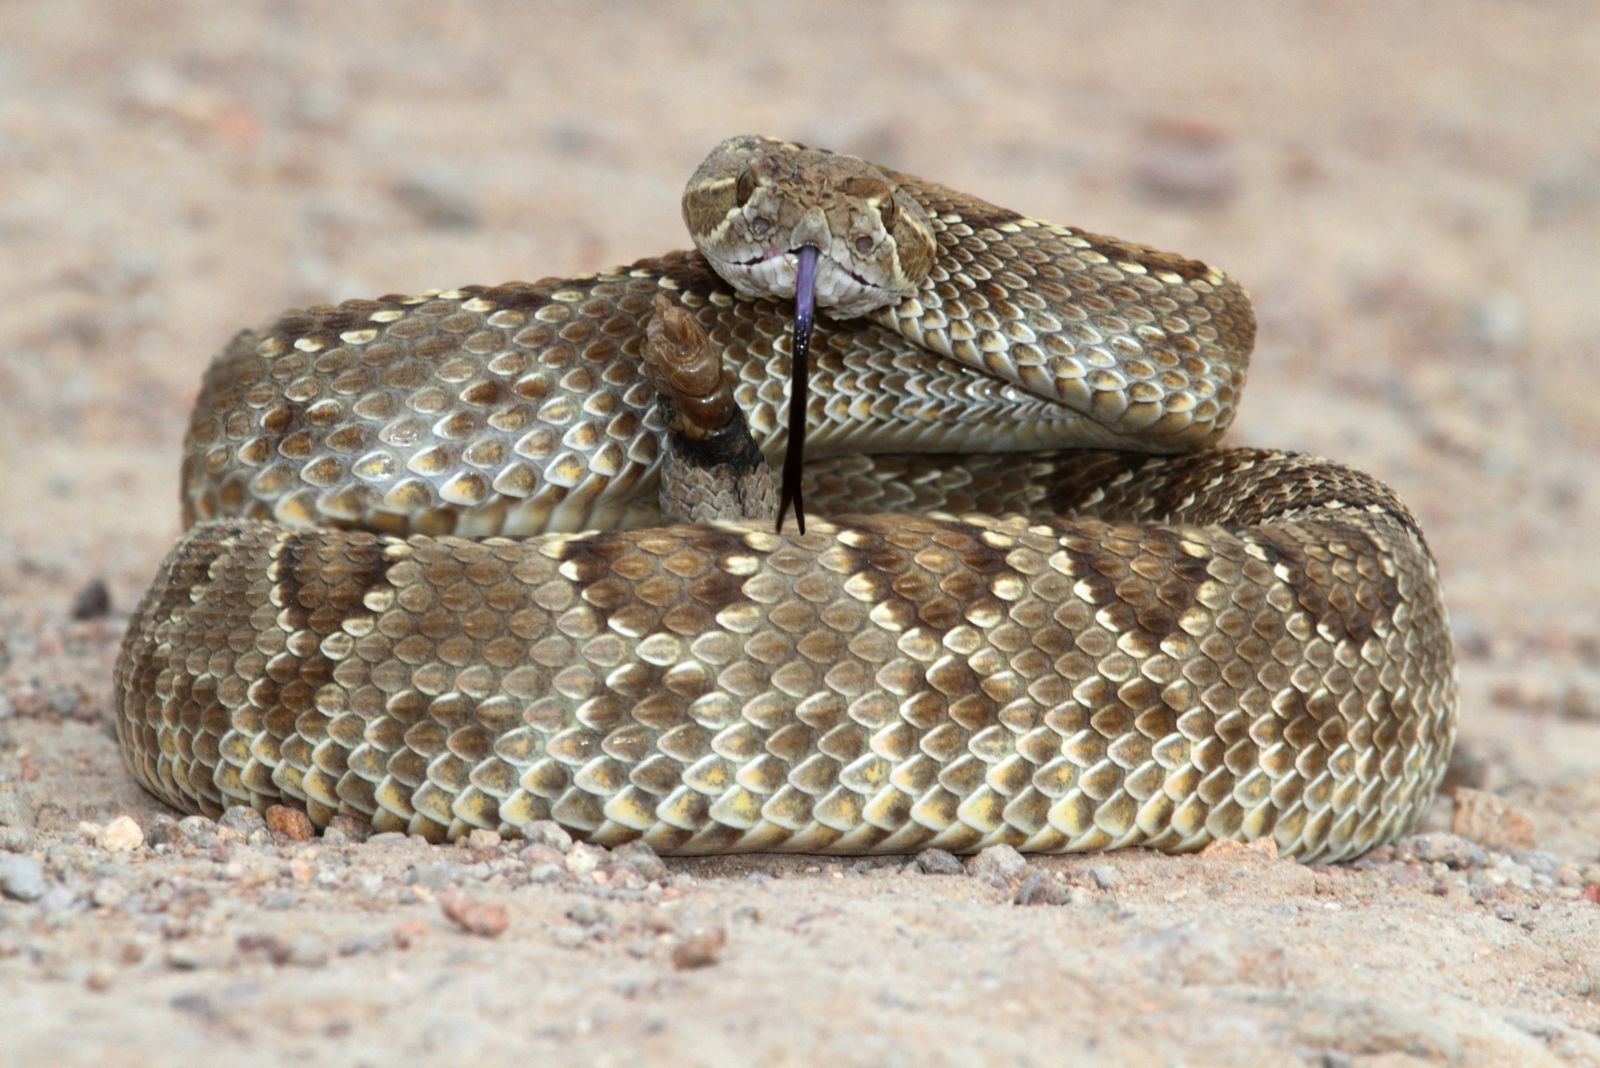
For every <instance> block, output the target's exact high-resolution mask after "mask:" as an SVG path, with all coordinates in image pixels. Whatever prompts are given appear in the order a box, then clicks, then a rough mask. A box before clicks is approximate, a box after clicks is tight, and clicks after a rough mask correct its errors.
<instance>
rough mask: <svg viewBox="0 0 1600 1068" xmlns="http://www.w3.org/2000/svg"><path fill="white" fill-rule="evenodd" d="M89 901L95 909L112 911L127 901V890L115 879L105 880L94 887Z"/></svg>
mask: <svg viewBox="0 0 1600 1068" xmlns="http://www.w3.org/2000/svg"><path fill="white" fill-rule="evenodd" d="M89 900H90V901H92V902H94V906H95V908H100V909H114V908H117V907H118V906H119V905H121V904H122V903H123V902H124V901H126V900H128V888H127V887H126V886H125V885H123V884H122V883H120V882H118V881H117V880H115V879H105V880H102V881H101V882H99V883H97V884H96V885H95V888H94V892H93V893H92V894H90V895H89Z"/></svg>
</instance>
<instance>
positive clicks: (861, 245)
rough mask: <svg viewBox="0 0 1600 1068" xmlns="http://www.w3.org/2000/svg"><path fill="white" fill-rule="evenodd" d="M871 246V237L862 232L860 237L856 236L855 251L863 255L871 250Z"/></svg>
mask: <svg viewBox="0 0 1600 1068" xmlns="http://www.w3.org/2000/svg"><path fill="white" fill-rule="evenodd" d="M872 246H873V240H872V238H870V237H868V236H866V235H865V234H862V235H861V236H860V237H858V238H856V251H857V252H859V253H861V254H862V255H863V256H865V255H866V254H867V253H869V252H871V251H872Z"/></svg>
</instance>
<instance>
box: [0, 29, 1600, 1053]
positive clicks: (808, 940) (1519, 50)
mask: <svg viewBox="0 0 1600 1068" xmlns="http://www.w3.org/2000/svg"><path fill="white" fill-rule="evenodd" d="M1597 54H1600V15H1597V14H1596V13H1595V9H1594V8H1593V7H1592V6H1590V5H1587V4H1581V3H1574V4H1561V3H1554V2H1552V3H1531V2H1529V3H1515V4H1498V3H1497V4H1487V3H1469V2H1461V3H1450V4H1437V5H1430V4H1407V5H1389V4H1383V3H1372V4H1342V5H1331V4H1329V5H1316V6H1307V7H1303V8H1302V7H1298V6H1293V7H1292V6H1291V5H1272V6H1267V5H1255V4H1251V5H1234V4H1230V3H1226V2H1223V3H1211V4H1206V5H1202V6H1195V5H1190V4H1146V5H1117V4H1111V3H1104V4H1084V5H1077V4H1075V5H1070V6H1068V5H1055V4H1040V5H1038V6H1029V5H1021V4H1007V3H1001V4H982V5H978V4H959V5H958V4H940V3H915V4H906V5H895V4H879V5H868V4H837V5H835V4H829V3H820V2H813V3H810V4H808V5H806V6H805V7H804V8H801V7H789V6H787V5H776V4H774V5H759V6H758V5H739V6H728V7H722V6H716V5H673V6H672V7H671V8H670V9H669V8H668V6H667V5H658V6H649V7H646V6H644V5H639V6H630V5H577V4H574V5H560V6H551V7H550V8H549V9H548V10H540V9H539V7H538V6H536V5H524V4H513V3H505V4H474V5H456V4H450V3H444V4H440V3H431V4H426V5H424V4H378V3H374V4H360V3H350V4H339V5H328V4H297V3H287V2H275V3H243V2H239V3H231V4H227V5H215V4H194V5H192V6H184V5H181V4H171V3H152V2H144V0H128V2H122V3H117V4H104V3H100V4H96V3H81V4H75V3H68V2H54V3H49V4H43V3H41V4H32V5H28V4H7V5H4V6H3V7H0V292H3V293H4V294H5V297H4V299H3V300H0V397H3V398H4V401H5V404H4V415H3V418H0V461H3V470H4V472H5V477H4V480H3V482H0V1036H3V1038H0V1065H3V1066H5V1068H12V1066H19V1068H20V1066H33V1065H57V1064H63V1065H78V1064H82V1065H89V1064H96V1065H98V1064H111V1063H115V1064H119V1065H146V1064H150V1065H154V1064H179V1063H182V1064H201V1063H211V1062H216V1063H224V1062H227V1063H245V1062H247V1061H248V1063H258V1064H267V1063H288V1062H292V1063H296V1064H301V1065H312V1064H324V1063H326V1064H341V1065H364V1064H369V1065H378V1064H388V1065H394V1064H427V1063H440V1064H462V1063H479V1064H482V1063H498V1064H504V1063H512V1062H513V1061H517V1062H530V1061H531V1060H533V1059H535V1058H537V1059H539V1060H541V1061H543V1060H552V1061H555V1062H572V1063H580V1062H581V1063H586V1064H597V1065H603V1064H617V1065H623V1064H637V1063H662V1064H724V1063H732V1062H735V1061H740V1062H746V1063H757V1064H800V1063H833V1062H836V1063H843V1064H872V1065H876V1064H889V1065H894V1064H906V1065H912V1064H915V1065H923V1064H977V1063H984V1064H1018V1065H1024V1064H1060V1063H1073V1064H1104V1065H1122V1064H1139V1065H1145V1064H1149V1065H1180V1064H1181V1065H1188V1066H1196V1065H1213V1064H1217V1065H1223V1064H1226V1065H1235V1064H1237V1065H1315V1066H1321V1068H1337V1066H1346V1065H1349V1066H1362V1068H1376V1066H1379V1065H1384V1066H1398V1065H1421V1064H1429V1065H1443V1064H1452V1065H1454V1064H1460V1065H1546V1064H1600V950H1597V949H1596V947H1597V946H1600V885H1597V884H1600V565H1597V564H1596V562H1595V555H1594V552H1593V544H1594V539H1595V538H1596V536H1597V535H1600V479H1597V477H1596V474H1595V463H1596V457H1597V455H1600V391H1597V389H1596V381H1597V379H1596V375H1597V373H1600V340H1597V339H1600V302H1597V301H1596V299H1595V292H1596V290H1595V284H1596V283H1595V277H1596V272H1595V263H1594V256H1595V250H1596V249H1600V126H1597V125H1596V122H1595V105H1594V101H1595V100H1596V99H1597V98H1600V66H1597V65H1596V64H1595V63H1594V57H1595V56H1596V55H1597ZM747 130H755V131H764V132H773V133H781V134H784V135H788V136H792V137H795V138H798V139H802V140H806V141H810V142H813V143H817V144H822V145H826V146H830V147H834V148H838V149H842V150H848V151H852V152H857V153H859V154H862V155H865V156H868V157H870V158H875V159H878V160H881V161H883V162H885V163H888V164H890V165H893V166H897V167H902V168H904V169H907V170H910V171H913V172H916V173H920V174H924V175H927V176H928V177H930V178H934V179H937V180H941V181H944V182H946V183H949V184H952V185H955V186H958V187H962V188H966V189H970V190H972V191H973V192H976V193H979V194H981V195H985V196H987V197H989V198H990V199H992V200H995V201H996V202H998V203H1001V204H1005V205H1008V206H1011V207H1015V208H1018V209H1021V210H1024V211H1029V212H1033V213H1037V214H1040V215H1044V216H1046V217H1050V218H1054V219H1058V220H1060V221H1062V222H1070V223H1075V224H1078V225H1083V226H1087V227H1090V228H1093V229H1099V230H1103V231H1107V232H1110V233H1115V234H1118V235H1122V236H1125V237H1129V238H1133V239H1137V240H1143V241H1148V242H1150V243H1152V244H1156V245H1158V246H1163V247H1168V248H1174V249H1178V250H1181V251H1183V252H1186V253H1189V254H1191V255H1195V256H1199V257H1203V258H1205V259H1207V260H1210V261H1212V262H1215V263H1218V264H1220V265H1223V266H1225V267H1226V268H1227V269H1228V270H1229V271H1230V272H1231V273H1233V274H1235V275H1236V276H1237V277H1239V278H1240V279H1242V280H1243V281H1244V282H1245V284H1246V285H1247V286H1249V287H1250V289H1251V291H1252V293H1253V295H1254V297H1255V299H1256V301H1257V305H1258V308H1259V313H1260V320H1261V332H1260V344H1259V348H1258V350H1257V355H1256V361H1255V364H1254V367H1253V370H1252V381H1251V384H1250V387H1249V389H1248V390H1247V393H1246V397H1245V402H1244V406H1243V415H1242V417H1241V419H1240V421H1239V424H1238V426H1237V429H1236V431H1235V432H1234V434H1233V440H1235V441H1240V442H1254V443H1262V444H1273V445H1279V446H1286V447H1291V448H1297V449H1304V450H1309V451H1313V452H1319V453H1323V454H1326V455H1330V456H1334V457H1337V458H1339V459H1341V460H1344V461H1346V462H1349V463H1352V464H1355V465H1357V466H1360V467H1363V468H1366V469H1368V470H1371V471H1373V472H1375V473H1376V474H1378V475H1379V476H1380V477H1382V478H1384V479H1385V480H1387V481H1389V482H1391V483H1392V484H1393V485H1395V486H1396V487H1397V488H1398V489H1399V490H1400V491H1401V493H1402V494H1403V495H1404V496H1405V497H1406V498H1407V500H1408V501H1409V502H1410V503H1411V505H1412V506H1413V507H1414V508H1415V510H1416V512H1417V513H1418V515H1419V516H1420V518H1421V520H1422V523H1423V526H1424V528H1425V529H1426V531H1427V533H1428V536H1429V540H1430V543H1431V545H1432V547H1433V549H1434V550H1435V552H1436V553H1437V555H1438V557H1439V560H1440V564H1441V568H1442V571H1443V575H1444V580H1445V583H1446V592H1447V596H1448V600H1449V603H1450V606H1451V609H1452V615H1453V620H1454V625H1455V628H1456V632H1457V639H1458V643H1459V647H1460V651H1461V656H1462V662H1461V682H1462V713H1461V742H1460V745H1459V747H1458V752H1457V755H1456V759H1455V762H1454V766H1453V770H1452V775H1451V782H1450V784H1449V789H1452V790H1453V789H1454V788H1456V787H1471V788H1475V789H1477V790H1480V791H1484V792H1485V793H1486V794H1487V795H1488V796H1484V794H1468V795H1463V796H1464V798H1466V799H1467V802H1470V804H1469V803H1467V802H1464V803H1463V804H1462V805H1461V806H1460V807H1461V808H1463V810H1464V811H1462V812H1460V813H1457V812H1455V811H1454V810H1455V809H1456V808H1457V807H1458V806H1457V805H1455V804H1454V803H1453V802H1452V801H1451V800H1450V798H1449V797H1448V796H1447V797H1446V799H1444V800H1441V801H1440V803H1439V805H1438V806H1437V810H1436V812H1435V813H1434V814H1433V816H1432V817H1431V822H1430V828H1431V829H1432V830H1433V831H1435V832H1436V833H1434V834H1431V835H1428V836H1424V837H1422V838H1418V839H1413V840H1409V841H1407V842H1405V843H1402V845H1401V847H1400V848H1398V849H1396V850H1385V851H1382V852H1380V853H1379V854H1377V855H1375V856H1374V857H1371V858H1369V859H1367V860H1365V861H1362V862H1359V863H1356V864H1352V865H1346V866H1340V867H1306V866H1302V865H1299V864H1295V863H1292V862H1287V861H1280V860H1277V859H1275V858H1272V857H1270V856H1266V855H1264V854H1261V853H1257V852H1254V851H1248V850H1242V849H1233V850H1223V851H1220V852H1216V851H1213V852H1211V853H1209V854H1206V855H1202V856H1198V857H1185V858H1166V857H1160V856H1153V855H1144V854H1138V853H1129V854H1122V855H1114V856H1103V857H1081V858H1064V859H1033V860H1029V861H1026V862H1023V861H1021V860H1020V859H1019V858H1016V857H1014V856H1011V855H1008V854H1007V853H1006V852H1005V851H1000V852H998V853H993V854H989V855H986V856H984V857H982V858H980V859H977V860H971V861H967V862H965V867H963V865H962V863H961V862H959V861H957V860H956V859H953V858H949V857H945V856H940V855H937V854H935V855H925V856H923V857H921V858H893V859H889V860H874V861H867V862H860V863H856V862H850V861H837V860H823V859H804V858H802V859H780V858H769V857H749V858H738V859H731V860H726V861H701V862H693V863H688V862H674V861H669V862H667V863H666V864H665V865H662V864H661V863H660V862H659V861H656V860H655V859H654V858H653V857H651V856H649V855H646V854H642V853H630V852H626V851H624V852H622V853H620V854H618V855H606V854H603V853H598V852H595V851H592V850H589V849H588V848H587V847H583V846H576V847H574V846H570V845H569V844H567V843H565V842H564V841H562V840H561V836H559V835H555V834H551V835H548V836H547V840H545V841H541V842H537V843H535V844H533V845H531V846H528V845H525V844H524V843H511V842H504V843H502V842H497V841H494V840H493V839H492V837H485V836H479V837H478V839H477V840H476V841H474V842H472V843H469V844H467V845H464V846H459V847H448V848H434V847H428V846H426V845H424V844H421V843H418V842H413V841H408V840H405V839H403V838H396V839H393V840H378V841H369V842H366V843H358V842H356V841H355V840H354V839H355V838H356V837H359V836H358V835H357V834H356V832H355V830H354V829H353V828H352V829H350V830H349V831H346V832H341V833H339V834H335V835H333V836H332V837H331V838H326V839H314V840H311V841H300V840H297V838H296V835H297V834H298V833H299V832H300V830H301V828H299V827H297V826H296V825H295V823H294V821H293V820H292V819H278V820H276V821H275V823H274V829H267V828H266V827H264V826H261V825H259V824H257V823H255V822H253V821H251V820H248V819H245V818H242V817H238V816H235V817H230V819H229V821H228V823H229V825H227V826H222V827H219V826H217V825H216V824H211V823H208V822H206V821H186V822H184V823H182V824H177V823H175V822H173V820H172V819H171V818H170V817H168V816H166V815H165V814H164V813H163V811H162V809H161V807H160V806H159V805H157V804H156V803H155V802H153V801H151V800H150V799H148V798H146V797H145V796H143V795H142V794H141V793H140V792H139V791H138V790H137V789H136V788H135V787H134V786H133V785H132V784H131V782H130V780H129V779H128V778H127V777H126V775H125V774H124V772H123V769H122V767H121V765H120V763H119V760H118V756H117V752H116V747H115V744H114V742H113V739H112V736H111V731H110V727H109V723H110V717H111V712H110V706H109V702H110V697H111V690H110V678H111V664H112V661H113V658H114V656H115V652H116V647H117V643H118V641H119V640H120V637H121V632H122V628H123V626H124V625H125V621H126V614H127V611H128V609H129V608H130V607H131V605H132V604H133V603H134V601H135V600H136V599H137V597H138V595H139V593H140V591H141V590H142V589H143V587H144V585H145V583H146V582H148V580H149V578H150V576H151V575H152V573H153V571H154V569H155V566H156V564H157V562H158V561H159V559H160V558H161V556H162V554H163V553H164V552H165V550H166V548H167V547H168V545H169V544H170V543H171V542H172V540H173V539H174V538H175V536H176V535H177V532H178V517H177V503H176V502H177V492H176V471H177V457H178V452H179V442H180V439H181V436H182V432H183V427H184V424H185V420H186V412H187V409H188V406H189V403H190V401H191V399H192V397H193V395H194V392H195V388H196V384H197V382H198V379H199V374H200V371H201V368H202V367H203V365H204V363H205V361H206V359H207V358H208V356H209V355H210V353H212V352H213V351H215V350H216V349H217V348H218V347H219V346H220V345H221V343H222V342H223V341H224V340H225V339H226V338H227V337H228V336H229V335H230V334H231V333H232V332H233V331H234V330H236V329H238V328H239V327H241V326H245V325H250V324H252V323H255V322H258V321H261V320H265V319H267V318H270V317H271V316H272V315H274V314H275V313H276V312H277V311H279V310H280V309H282V308H285V307H289V306H295V305H303V304H306V303H312V302H318V301H324V300H328V299H335V300H337V299H343V298H347V297H357V296H372V295H377V294H380V293H385V292H391V291H416V290H419V289H423V288H427V287H430V286H451V285H455V284H460V283H467V282H498V281H502V280H506V279H511V278H533V277H539V276H542V275H546V274H556V273H572V272H575V271H579V270H586V269H594V268H598V267H601V266H605V265H608V264H611V263H615V262H621V261H627V260H629V259H632V258H634V257H637V256H641V255H645V254H649V253H653V252H656V251H659V250H662V249H666V248H671V247H678V246H681V245H682V244H683V243H684V242H685V238H684V235H683V234H682V232H681V224H680V222H679V220H678V208H677V198H678V193H679V190H680V188H681V185H682V182H683V181H684V179H685V178H686V176H687V175H688V173H689V172H690V171H691V170H692V168H693V167H694V165H695V163H696V162H697V161H698V160H699V159H700V158H701V156H702V155H703V154H704V152H705V151H706V150H707V149H708V148H709V146H711V145H712V144H714V143H715V142H716V141H717V140H719V139H720V138H722V137H723V136H726V135H728V134H731V133H735V132H742V131H747ZM97 584H103V586H101V587H98V588H97ZM78 617H81V618H78ZM1467 809H1470V811H1467ZM122 817H128V818H129V819H123V818H122ZM1458 818H1459V819H1460V820H1461V821H1462V822H1461V823H1460V829H1461V830H1462V831H1464V832H1465V833H1466V834H1467V835H1468V836H1469V837H1471V838H1475V839H1477V840H1478V841H1479V843H1480V844H1474V842H1472V841H1469V840H1467V839H1466V838H1459V837H1454V836H1451V835H1449V834H1447V833H1442V832H1445V831H1448V830H1449V829H1450V828H1451V827H1452V825H1453V821H1455V820H1457V819H1458ZM130 820H131V822H130Z"/></svg>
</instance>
